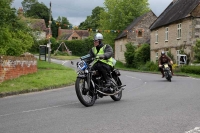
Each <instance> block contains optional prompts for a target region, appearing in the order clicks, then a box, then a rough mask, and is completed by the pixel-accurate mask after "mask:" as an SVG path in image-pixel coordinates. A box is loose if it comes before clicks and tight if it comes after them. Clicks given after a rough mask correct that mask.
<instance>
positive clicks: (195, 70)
mask: <svg viewBox="0 0 200 133" xmlns="http://www.w3.org/2000/svg"><path fill="white" fill-rule="evenodd" d="M181 72H184V73H191V74H192V73H193V74H198V75H199V74H200V67H199V66H188V65H184V66H183V67H181Z"/></svg>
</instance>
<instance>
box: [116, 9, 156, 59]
mask: <svg viewBox="0 0 200 133" xmlns="http://www.w3.org/2000/svg"><path fill="white" fill-rule="evenodd" d="M156 19H157V17H156V15H155V14H154V13H153V12H152V11H149V12H147V13H145V14H144V15H142V16H140V17H138V18H136V19H135V20H133V22H132V23H131V24H130V25H129V26H128V27H127V28H126V29H125V30H124V31H123V32H122V33H120V34H119V35H118V36H117V38H116V39H115V59H116V60H119V61H121V62H124V63H125V57H124V53H125V52H126V46H125V45H126V44H127V43H129V42H130V43H132V44H133V45H136V46H138V47H139V46H140V45H141V44H144V43H148V44H150V29H149V26H150V25H151V24H152V23H153V22H154V21H155V20H156Z"/></svg>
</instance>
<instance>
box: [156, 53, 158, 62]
mask: <svg viewBox="0 0 200 133" xmlns="http://www.w3.org/2000/svg"><path fill="white" fill-rule="evenodd" d="M157 61H158V52H156V62H157Z"/></svg>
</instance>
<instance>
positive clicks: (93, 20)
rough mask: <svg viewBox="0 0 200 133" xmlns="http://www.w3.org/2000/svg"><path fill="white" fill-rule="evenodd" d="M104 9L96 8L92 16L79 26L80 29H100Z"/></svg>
mask: <svg viewBox="0 0 200 133" xmlns="http://www.w3.org/2000/svg"><path fill="white" fill-rule="evenodd" d="M103 10H104V8H103V7H99V6H97V7H95V8H94V9H93V10H92V15H91V16H87V18H86V20H85V21H84V22H82V23H81V24H80V25H79V28H80V29H97V28H98V27H99V20H100V13H101V11H103Z"/></svg>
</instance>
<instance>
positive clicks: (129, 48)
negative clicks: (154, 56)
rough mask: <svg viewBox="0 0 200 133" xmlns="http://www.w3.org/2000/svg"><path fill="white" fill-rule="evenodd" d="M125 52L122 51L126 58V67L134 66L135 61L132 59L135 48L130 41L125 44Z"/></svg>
mask: <svg viewBox="0 0 200 133" xmlns="http://www.w3.org/2000/svg"><path fill="white" fill-rule="evenodd" d="M125 46H126V49H127V50H126V52H125V53H124V56H125V60H126V66H127V67H135V64H134V63H135V61H134V57H135V55H134V54H135V50H136V47H135V46H133V45H132V44H131V43H127V44H126V45H125Z"/></svg>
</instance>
